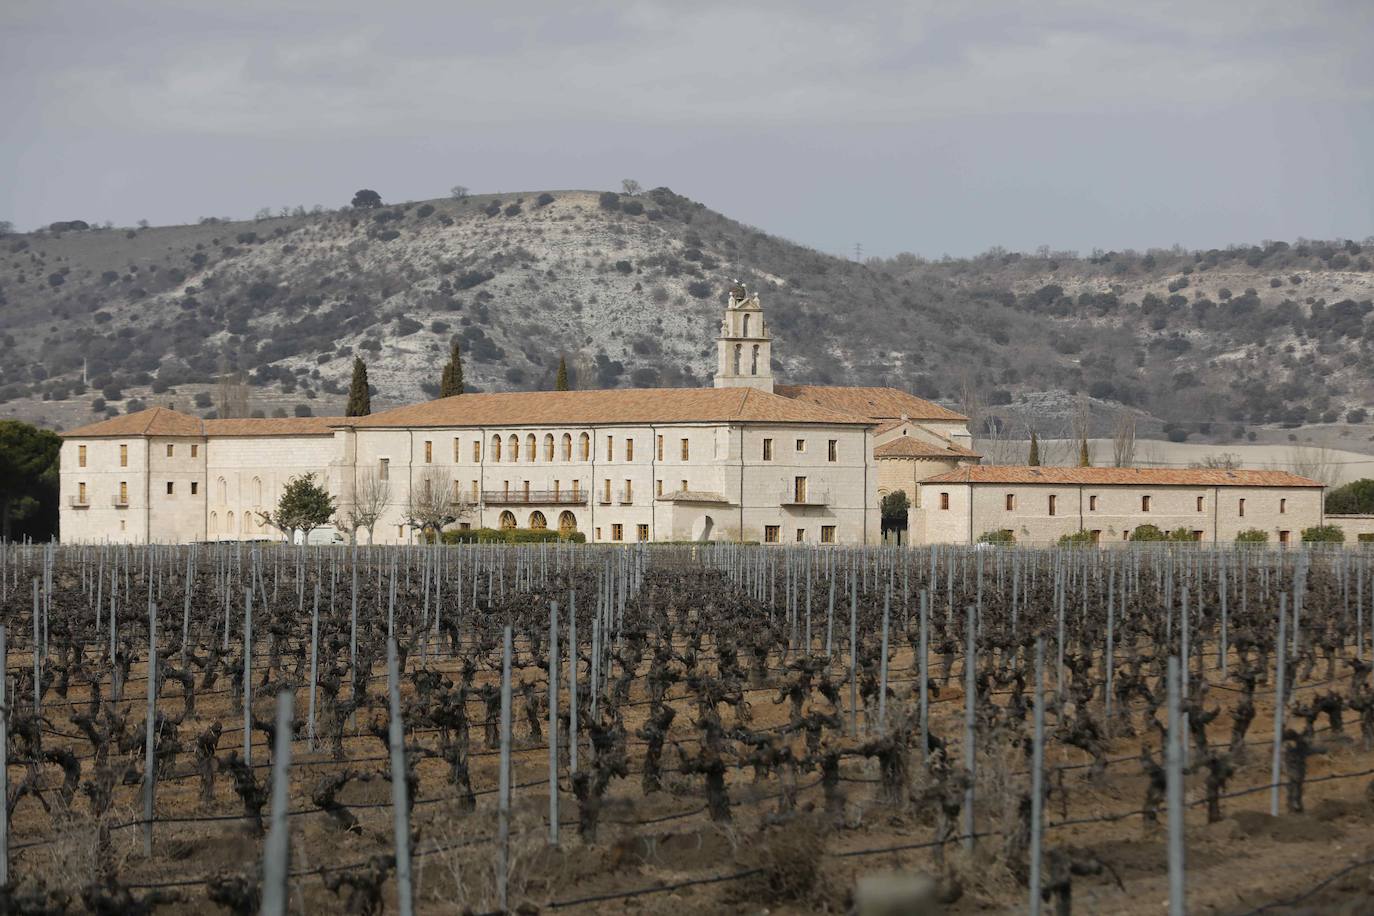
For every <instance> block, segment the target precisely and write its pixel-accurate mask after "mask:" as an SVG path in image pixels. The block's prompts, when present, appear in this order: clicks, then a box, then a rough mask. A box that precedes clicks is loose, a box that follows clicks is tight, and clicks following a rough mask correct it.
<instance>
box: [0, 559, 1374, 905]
mask: <svg viewBox="0 0 1374 916" xmlns="http://www.w3.org/2000/svg"><path fill="white" fill-rule="evenodd" d="M1369 560H1370V558H1369V556H1368V555H1366V554H1364V553H1363V552H1358V551H1345V550H1334V551H1328V550H1294V551H1270V550H1254V549H1239V548H1235V549H1220V550H1209V549H1206V548H1198V547H1194V546H1183V545H1175V546H1170V547H1141V548H1136V549H1129V550H1119V551H1098V550H1091V549H1082V548H1078V549H1062V550H1026V549H1017V548H1008V549H1000V548H999V549H990V550H973V549H967V548H934V549H918V550H908V549H889V548H882V549H874V548H866V549H842V548H831V549H814V548H811V549H808V548H796V549H776V548H759V547H743V546H734V545H698V546H695V547H692V546H681V547H679V546H661V547H635V548H598V547H586V546H580V545H566V544H565V545H549V544H541V545H534V546H527V547H500V546H490V545H475V546H463V547H412V548H403V547H397V548H336V547H286V546H274V545H247V544H244V545H238V544H213V545H197V546H192V547H146V548H144V547H127V546H88V547H77V546H72V547H63V546H54V545H0V624H3V630H0V655H2V656H3V657H4V659H5V665H6V668H5V674H6V676H5V678H4V679H3V681H2V682H0V683H2V684H3V687H0V691H2V693H0V706H3V710H4V717H3V734H0V749H2V750H3V753H4V756H5V760H4V761H3V764H4V765H3V767H0V772H2V773H3V775H4V785H5V799H6V805H5V806H4V811H3V814H4V816H3V820H0V845H3V847H4V848H3V856H2V857H0V870H2V871H0V884H2V885H3V889H0V913H24V914H43V913H62V912H70V911H83V912H95V913H101V914H105V913H109V914H115V913H121V914H123V913H151V912H167V913H175V912H192V911H195V912H200V913H212V912H227V913H234V914H250V913H257V912H268V913H281V912H288V911H290V912H317V911H335V912H343V913H350V914H371V913H381V912H396V913H411V912H472V913H498V912H523V913H533V912H538V911H544V910H573V911H583V912H591V911H594V910H599V911H635V912H641V913H667V912H675V913H684V912H685V913H697V912H701V913H707V912H711V913H714V912H759V911H764V910H766V911H768V912H773V913H811V912H833V913H844V912H854V911H857V912H860V913H870V912H871V913H877V912H897V911H898V910H891V909H882V908H881V905H880V904H879V903H877V902H875V901H876V900H877V898H878V897H880V896H883V895H889V896H890V895H892V894H894V893H895V894H897V895H898V896H899V898H900V899H903V900H906V901H907V902H908V905H914V904H913V903H912V901H925V904H924V905H926V906H928V907H929V909H928V910H926V911H929V912H940V911H943V912H950V913H965V912H967V913H972V912H975V911H977V912H982V911H994V912H997V911H1003V912H1025V911H1027V910H1028V909H1030V910H1031V911H1038V909H1039V907H1040V906H1043V907H1044V912H1050V911H1055V912H1059V913H1069V912H1073V911H1075V910H1077V911H1080V912H1113V913H1158V912H1160V911H1161V910H1162V909H1165V908H1166V907H1167V908H1168V909H1169V910H1170V912H1173V913H1183V912H1207V913H1235V914H1249V913H1285V912H1290V913H1296V912H1310V911H1313V910H1321V911H1340V912H1350V913H1355V912H1370V911H1371V910H1374V840H1371V837H1374V830H1371V827H1374V780H1372V779H1371V777H1372V776H1374V681H1371V668H1372V667H1374V666H1372V664H1371V662H1372V661H1374V628H1371V616H1372V615H1371V607H1374V575H1372V570H1371V564H1370V562H1369ZM893 876H897V877H893ZM901 895H906V896H904V897H902V896H901ZM905 911H911V910H905Z"/></svg>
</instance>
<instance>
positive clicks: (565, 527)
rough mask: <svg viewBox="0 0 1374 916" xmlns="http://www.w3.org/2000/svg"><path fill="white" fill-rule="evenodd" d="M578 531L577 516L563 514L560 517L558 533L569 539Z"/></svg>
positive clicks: (569, 513)
mask: <svg viewBox="0 0 1374 916" xmlns="http://www.w3.org/2000/svg"><path fill="white" fill-rule="evenodd" d="M576 530H577V516H576V515H573V514H572V513H571V512H566V511H565V512H562V513H560V514H559V516H558V533H559V534H561V535H563V536H564V537H567V536H568V535H570V534H572V533H573V532H574V531H576Z"/></svg>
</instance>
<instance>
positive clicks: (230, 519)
mask: <svg viewBox="0 0 1374 916" xmlns="http://www.w3.org/2000/svg"><path fill="white" fill-rule="evenodd" d="M224 530H225V531H226V532H227V533H229V534H233V533H234V513H232V512H226V513H224Z"/></svg>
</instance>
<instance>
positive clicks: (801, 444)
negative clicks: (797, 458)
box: [797, 439, 806, 452]
mask: <svg viewBox="0 0 1374 916" xmlns="http://www.w3.org/2000/svg"><path fill="white" fill-rule="evenodd" d="M797 451H799V452H804V451H806V440H805V439H798V440H797Z"/></svg>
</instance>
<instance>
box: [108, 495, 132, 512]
mask: <svg viewBox="0 0 1374 916" xmlns="http://www.w3.org/2000/svg"><path fill="white" fill-rule="evenodd" d="M110 505H112V506H114V507H115V508H116V509H127V508H129V497H127V496H120V495H119V494H115V495H114V496H111V497H110Z"/></svg>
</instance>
